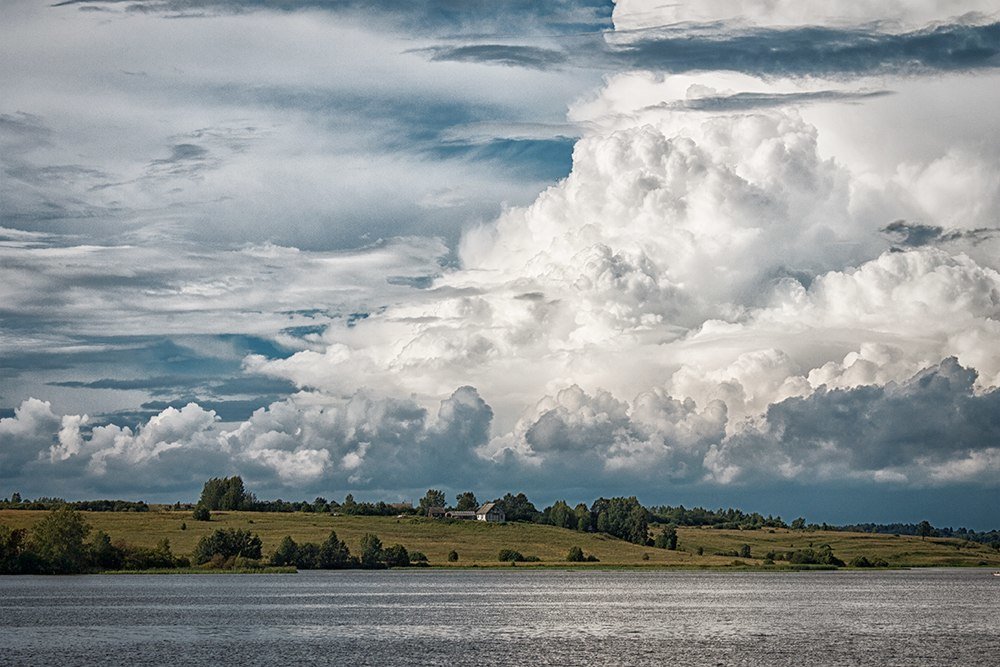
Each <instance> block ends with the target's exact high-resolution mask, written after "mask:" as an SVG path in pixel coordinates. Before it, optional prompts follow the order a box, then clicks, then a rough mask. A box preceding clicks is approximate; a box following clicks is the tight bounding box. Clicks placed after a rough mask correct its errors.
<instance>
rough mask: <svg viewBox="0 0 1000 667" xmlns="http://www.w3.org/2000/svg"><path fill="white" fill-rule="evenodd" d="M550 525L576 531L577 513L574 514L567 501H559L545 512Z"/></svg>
mask: <svg viewBox="0 0 1000 667" xmlns="http://www.w3.org/2000/svg"><path fill="white" fill-rule="evenodd" d="M545 515H546V519H547V520H548V523H550V524H552V525H553V526H558V527H560V528H569V529H570V530H575V529H576V525H577V517H576V512H574V511H573V510H572V509H571V508H570V506H569V505H567V504H566V501H565V500H557V501H556V502H555V503H553V504H552V507H549V508H547V509H546V510H545Z"/></svg>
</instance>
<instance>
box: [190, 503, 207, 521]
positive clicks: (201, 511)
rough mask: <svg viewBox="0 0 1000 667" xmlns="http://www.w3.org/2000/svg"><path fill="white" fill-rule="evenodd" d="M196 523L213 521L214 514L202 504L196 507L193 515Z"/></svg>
mask: <svg viewBox="0 0 1000 667" xmlns="http://www.w3.org/2000/svg"><path fill="white" fill-rule="evenodd" d="M192 515H193V516H194V520H195V521H211V520H212V513H211V512H210V511H209V509H208V508H207V507H205V506H204V505H202V504H198V505H195V508H194V512H193V514H192Z"/></svg>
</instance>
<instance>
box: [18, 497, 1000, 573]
mask: <svg viewBox="0 0 1000 667" xmlns="http://www.w3.org/2000/svg"><path fill="white" fill-rule="evenodd" d="M44 515H45V512H43V511H29V510H0V523H3V524H6V525H8V526H11V527H12V528H27V527H30V526H31V525H32V524H34V522H35V521H37V520H39V519H40V518H41V517H42V516H44ZM83 515H84V516H85V517H86V520H87V522H88V523H90V525H91V526H93V527H94V529H99V530H104V531H106V532H107V533H108V534H109V535H111V537H112V539H124V540H125V541H127V542H130V543H132V544H135V545H138V546H147V547H154V546H156V544H157V543H159V542H160V540H162V539H163V538H167V539H169V540H170V544H171V547H172V549H173V552H174V553H175V554H178V555H187V554H190V553H191V552H192V551H193V550H194V547H195V544H197V542H198V540H199V539H200V538H201V537H202V536H204V535H208V534H209V533H211V532H212V531H214V530H215V529H216V528H244V529H248V530H251V531H253V532H255V533H257V534H259V535H260V537H261V540H262V542H263V545H264V554H265V555H268V554H270V553H271V551H273V550H274V548H275V547H276V546H277V544H278V542H279V541H280V540H281V538H282V537H284V536H285V535H290V536H291V537H292V538H294V539H295V541H296V542H322V541H323V540H324V539H325V538H326V536H327V535H329V533H330V531H331V530H336V531H337V535H338V536H339V537H340V539H342V540H344V541H345V542H347V544H348V546H349V547H350V549H351V552H352V553H357V552H358V550H359V543H360V540H361V536H362V535H364V534H365V533H375V534H376V535H378V536H379V537H380V538H381V539H382V542H383V544H385V545H390V544H396V543H398V544H402V545H404V546H405V547H406V548H407V549H410V550H411V551H412V550H416V551H422V552H424V553H425V554H427V557H428V558H429V559H430V562H431V564H433V565H435V566H459V567H462V566H472V565H476V566H479V567H509V566H508V565H506V564H504V563H498V562H497V552H498V551H499V550H500V549H502V548H510V549H516V550H518V551H520V552H521V553H522V554H525V555H531V556H537V557H539V558H540V559H541V562H540V563H534V564H533V563H519V564H518V567H532V566H534V567H539V566H542V567H544V566H552V565H560V566H569V565H570V564H568V563H566V562H565V560H564V559H565V557H566V552H567V551H569V549H570V547H572V546H579V547H580V548H581V549H583V551H584V552H586V553H588V554H594V555H595V556H597V558H598V559H600V562H599V563H580V564H573V565H572V567H615V566H629V567H635V566H641V567H650V566H654V567H655V566H659V567H663V566H677V567H689V568H699V567H726V566H733V565H734V561H739V562H741V563H743V564H745V565H746V566H752V567H756V566H760V565H761V564H762V562H761V561H762V559H763V557H764V555H765V553H766V552H768V551H771V550H774V551H792V550H796V549H804V548H817V547H819V546H821V545H823V544H829V545H830V546H831V547H832V549H833V552H834V553H835V554H836V555H837V556H838V557H840V558H841V559H843V560H844V561H847V562H849V561H850V560H851V559H852V558H853V557H855V556H859V555H864V556H866V557H868V558H869V559H873V558H882V559H884V560H886V561H887V562H888V563H889V564H890V565H892V566H896V567H921V566H976V565H983V566H988V567H994V568H996V567H1000V554H998V553H997V552H996V551H994V550H993V549H991V548H989V547H986V546H984V545H979V544H973V543H964V542H962V541H960V540H954V539H938V538H927V539H926V540H921V539H920V538H919V537H907V536H901V537H894V536H892V535H873V534H867V533H840V532H802V531H789V530H784V529H774V530H773V531H771V530H753V531H740V530H713V529H709V528H705V529H701V528H680V529H678V536H679V545H678V546H679V548H678V550H677V551H666V550H661V549H654V548H652V547H642V546H637V545H634V544H629V543H627V542H623V541H621V540H617V539H615V538H612V537H608V536H605V535H598V534H593V533H579V532H576V531H569V530H564V529H562V528H555V527H553V526H542V525H535V524H519V523H508V524H487V523H484V522H479V521H459V522H446V521H440V520H434V519H426V518H422V517H406V518H399V519H397V518H394V517H357V516H354V517H351V516H336V517H335V516H330V515H328V514H307V513H268V512H213V513H212V520H211V521H209V522H202V521H195V520H194V519H193V518H192V517H191V513H190V512H181V511H164V510H155V511H150V512H143V513H128V512H121V513H114V512H83ZM182 525H186V529H183V530H182ZM743 544H749V545H750V548H751V554H752V558H735V557H733V556H716V555H713V554H715V553H716V552H728V551H738V550H739V549H740V547H741V545H743ZM699 547H701V549H702V550H703V555H698V554H697V550H698V548H699ZM452 550H455V551H457V552H458V554H459V561H458V562H457V563H454V564H449V563H448V560H447V556H448V552H449V551H452ZM644 555H648V560H644V559H643V556H644ZM777 565H778V566H781V565H782V563H781V562H780V561H779V562H778V564H777Z"/></svg>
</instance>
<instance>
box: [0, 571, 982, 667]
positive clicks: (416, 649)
mask: <svg viewBox="0 0 1000 667" xmlns="http://www.w3.org/2000/svg"><path fill="white" fill-rule="evenodd" d="M0 651H2V653H0V663H3V664H5V665H60V666H68V665H119V664H130V665H160V664H170V665H193V664H205V663H209V662H213V663H217V664H234V663H235V664H244V665H269V666H272V667H273V666H274V665H279V664H288V663H308V664H332V663H336V664H340V665H394V664H419V665H488V664H512V665H513V664H518V665H565V664H586V665H620V664H629V665H643V664H674V665H886V666H891V665H899V666H905V667H912V666H914V665H956V664H961V665H990V666H991V667H992V666H995V665H996V664H997V656H998V655H1000V578H998V577H992V576H990V573H989V572H985V571H982V570H916V571H891V572H798V573H770V572H712V571H710V572H672V571H652V572H647V571H579V570H578V571H572V570H569V571H552V570H542V571H531V572H528V571H524V570H497V571H476V570H462V571H440V570H430V571H412V570H411V571H391V572H304V573H300V574H297V575H212V576H209V575H160V576H156V575H134V576H124V575H123V576H100V575H95V576H80V577H29V576H21V577H0Z"/></svg>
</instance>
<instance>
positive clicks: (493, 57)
mask: <svg viewBox="0 0 1000 667" xmlns="http://www.w3.org/2000/svg"><path fill="white" fill-rule="evenodd" d="M426 52H427V53H429V54H430V59H431V60H434V61H445V60H452V61H456V62H467V63H483V64H486V65H508V66H510V67H528V68H531V69H541V70H544V69H553V68H555V67H558V66H560V65H562V64H563V63H565V62H566V59H567V58H566V54H565V53H563V52H562V51H557V50H555V49H546V48H542V47H538V46H518V45H508V44H472V45H468V46H454V47H444V46H442V47H434V48H432V49H428V50H427V51H426Z"/></svg>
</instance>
